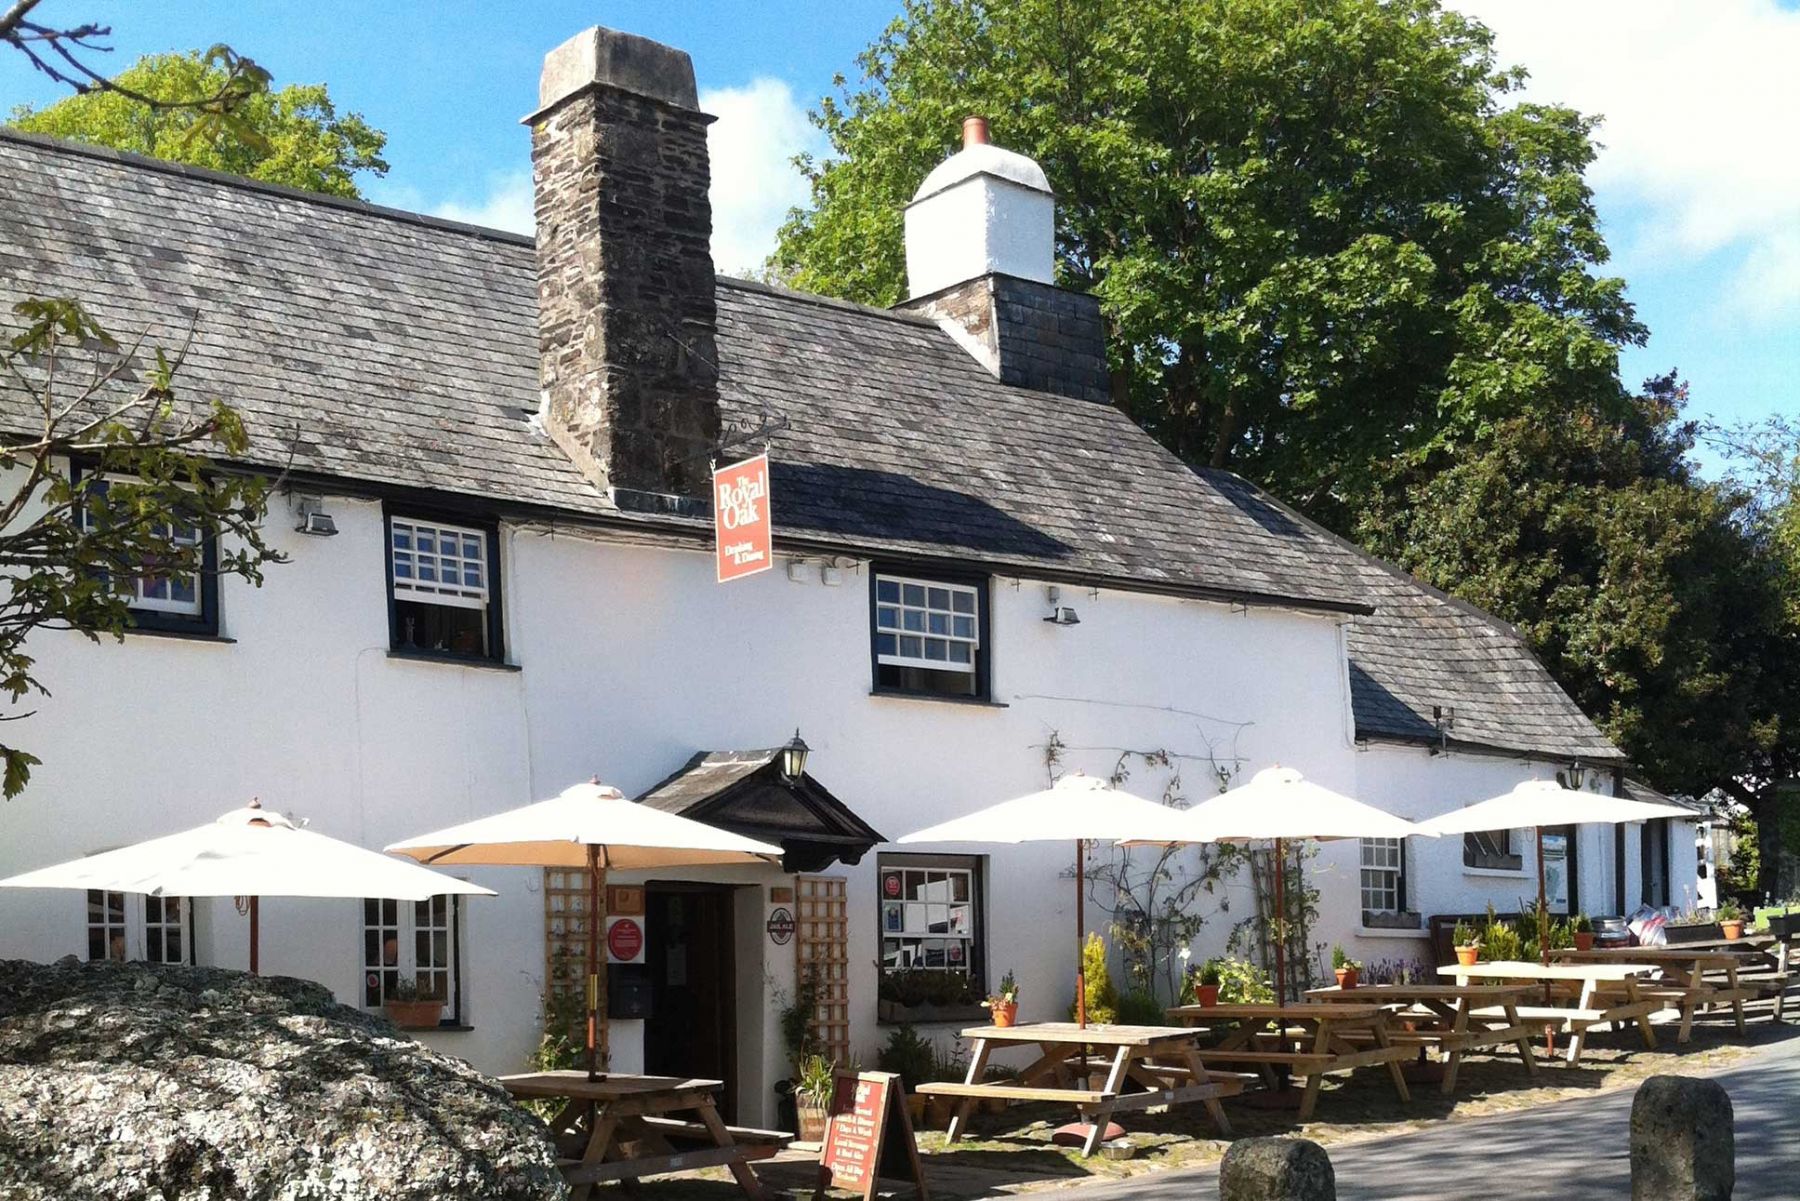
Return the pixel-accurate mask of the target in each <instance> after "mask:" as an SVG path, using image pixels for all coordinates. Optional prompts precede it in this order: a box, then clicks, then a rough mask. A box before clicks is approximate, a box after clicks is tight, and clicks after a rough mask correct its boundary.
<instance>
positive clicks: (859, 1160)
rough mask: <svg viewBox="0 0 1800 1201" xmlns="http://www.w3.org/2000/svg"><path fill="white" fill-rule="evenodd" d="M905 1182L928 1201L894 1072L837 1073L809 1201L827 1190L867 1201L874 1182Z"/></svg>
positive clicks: (921, 1200) (818, 1200) (916, 1146)
mask: <svg viewBox="0 0 1800 1201" xmlns="http://www.w3.org/2000/svg"><path fill="white" fill-rule="evenodd" d="M878 1178H885V1179H888V1180H906V1181H910V1182H911V1183H912V1186H913V1187H914V1188H915V1189H917V1190H918V1194H919V1201H928V1197H927V1194H926V1192H925V1172H924V1170H923V1169H922V1168H921V1167H920V1166H919V1144H918V1142H917V1141H916V1140H915V1139H914V1137H913V1128H912V1121H911V1120H910V1119H909V1118H908V1117H907V1116H906V1089H905V1087H904V1086H903V1085H902V1084H901V1083H900V1077H898V1076H896V1075H895V1074H894V1073H892V1072H842V1071H840V1072H838V1073H836V1074H835V1075H834V1076H833V1077H832V1082H831V1104H830V1105H829V1106H827V1107H826V1110H825V1143H824V1145H823V1146H822V1147H821V1148H820V1150H819V1183H818V1187H817V1188H816V1189H815V1190H814V1192H813V1201H821V1199H822V1198H823V1197H824V1195H825V1190H826V1189H828V1188H839V1189H848V1190H849V1191H851V1192H853V1193H859V1194H861V1195H862V1196H863V1197H864V1198H865V1201H866V1199H868V1198H873V1197H874V1196H875V1181H876V1180H877V1179H878Z"/></svg>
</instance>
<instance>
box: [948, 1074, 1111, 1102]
mask: <svg viewBox="0 0 1800 1201" xmlns="http://www.w3.org/2000/svg"><path fill="white" fill-rule="evenodd" d="M913 1096H915V1097H981V1098H983V1099H986V1098H989V1097H999V1098H1004V1099H1005V1100H1008V1101H1061V1102H1065V1103H1067V1104H1071V1105H1074V1106H1076V1107H1077V1108H1080V1107H1082V1106H1086V1105H1104V1104H1105V1103H1106V1102H1108V1101H1116V1100H1118V1099H1119V1094H1118V1093H1109V1092H1102V1091H1098V1090H1094V1089H1075V1088H1032V1087H1030V1086H1028V1085H1023V1084H1008V1083H1006V1082H1005V1081H1003V1080H997V1081H994V1082H992V1083H989V1084H957V1083H954V1082H951V1081H935V1082H933V1083H930V1084H921V1085H919V1087H917V1088H915V1089H913Z"/></svg>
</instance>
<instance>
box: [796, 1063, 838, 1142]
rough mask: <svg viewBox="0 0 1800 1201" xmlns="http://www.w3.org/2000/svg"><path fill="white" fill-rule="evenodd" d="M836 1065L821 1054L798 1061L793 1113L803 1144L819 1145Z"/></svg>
mask: <svg viewBox="0 0 1800 1201" xmlns="http://www.w3.org/2000/svg"><path fill="white" fill-rule="evenodd" d="M836 1070H837V1069H836V1065H834V1064H833V1063H832V1062H831V1061H830V1060H829V1059H827V1058H825V1057H824V1056H823V1055H808V1056H807V1057H806V1058H805V1059H803V1060H801V1061H800V1064H799V1071H798V1073H797V1075H796V1077H795V1080H794V1111H795V1113H796V1114H797V1115H798V1116H797V1121H796V1124H797V1125H798V1126H799V1130H798V1132H797V1133H798V1134H799V1136H800V1141H801V1142H803V1143H817V1142H823V1141H824V1139H825V1116H826V1111H827V1109H828V1107H829V1106H830V1105H831V1090H832V1086H833V1084H834V1082H835V1076H834V1073H835V1072H836Z"/></svg>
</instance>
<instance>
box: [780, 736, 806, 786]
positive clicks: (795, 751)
mask: <svg viewBox="0 0 1800 1201" xmlns="http://www.w3.org/2000/svg"><path fill="white" fill-rule="evenodd" d="M811 750H812V748H811V747H809V746H807V745H806V741H805V740H804V739H802V738H801V737H800V729H799V727H797V726H796V727H795V728H794V737H793V738H792V740H790V741H789V742H788V744H787V745H786V746H784V747H782V748H781V774H782V775H783V776H786V777H787V778H788V779H790V780H798V779H799V778H800V777H801V776H803V775H805V774H806V756H807V754H808V752H810V751H811Z"/></svg>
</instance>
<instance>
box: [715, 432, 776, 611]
mask: <svg viewBox="0 0 1800 1201" xmlns="http://www.w3.org/2000/svg"><path fill="white" fill-rule="evenodd" d="M713 539H714V542H715V544H716V546H717V551H718V562H719V583H721V584H723V583H725V582H726V581H728V580H736V579H741V578H743V577H744V576H747V575H755V574H756V573H757V572H759V571H767V570H769V568H771V567H773V566H775V555H774V553H773V547H772V540H773V523H772V522H771V521H770V519H769V456H768V455H767V454H760V455H757V456H756V457H755V458H753V459H745V460H744V461H743V462H741V463H733V464H731V465H730V466H727V467H720V468H717V469H715V470H714V471H713Z"/></svg>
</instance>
